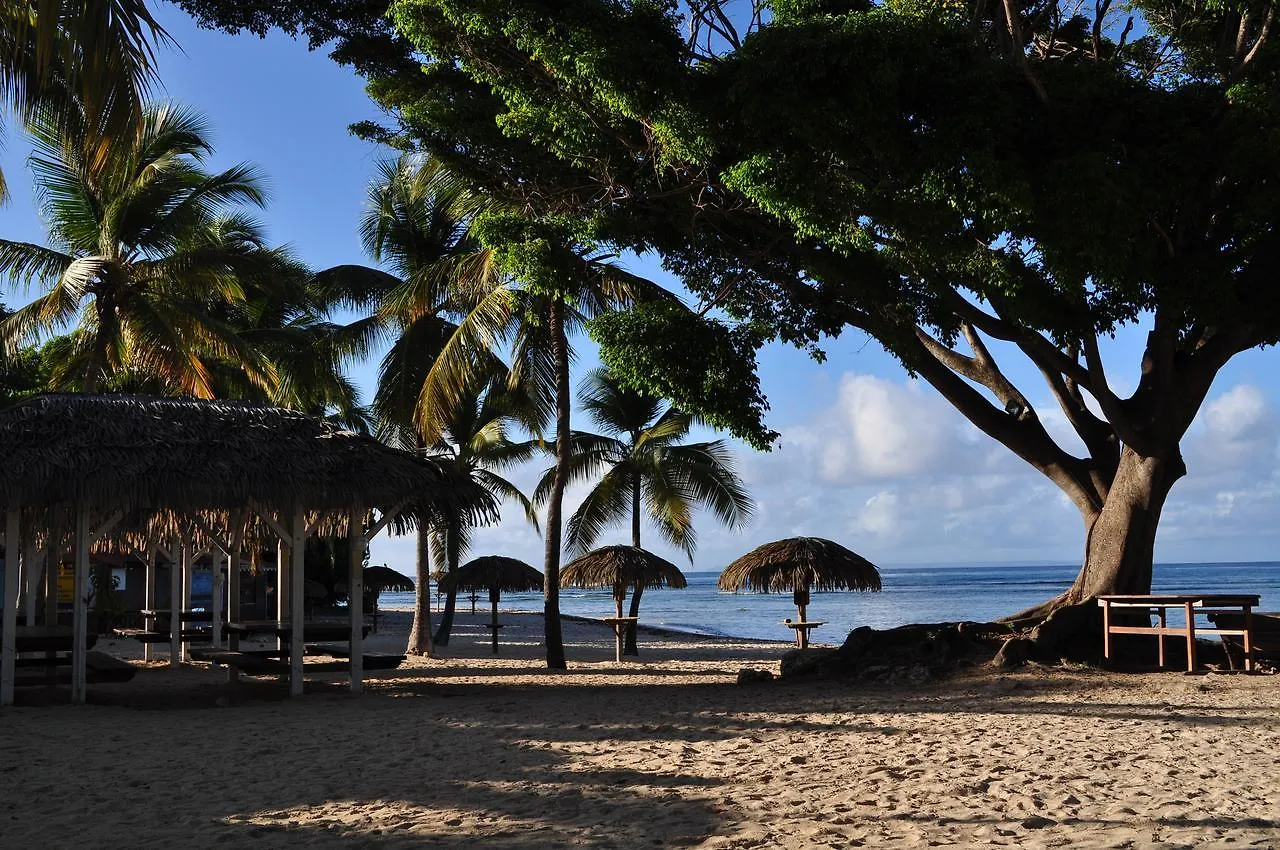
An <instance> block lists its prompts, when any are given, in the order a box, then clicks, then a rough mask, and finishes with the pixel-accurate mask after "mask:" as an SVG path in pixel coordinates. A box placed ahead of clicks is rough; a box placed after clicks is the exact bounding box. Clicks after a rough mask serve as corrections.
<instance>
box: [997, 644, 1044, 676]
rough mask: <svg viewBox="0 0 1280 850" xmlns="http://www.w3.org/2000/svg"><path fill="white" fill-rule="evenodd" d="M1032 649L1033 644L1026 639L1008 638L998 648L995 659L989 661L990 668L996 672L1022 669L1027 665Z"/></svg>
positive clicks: (1033, 647)
mask: <svg viewBox="0 0 1280 850" xmlns="http://www.w3.org/2000/svg"><path fill="white" fill-rule="evenodd" d="M1034 649H1035V644H1033V643H1032V642H1031V641H1030V640H1029V639H1028V638H1020V637H1012V638H1009V639H1008V640H1006V641H1005V642H1004V645H1003V646H1001V647H1000V651H999V652H997V653H996V657H995V658H993V659H991V666H992V667H995V668H996V669H997V670H1012V669H1014V668H1016V667H1022V666H1023V665H1025V664H1026V663H1027V659H1029V658H1030V657H1031V653H1032V651H1033V650H1034Z"/></svg>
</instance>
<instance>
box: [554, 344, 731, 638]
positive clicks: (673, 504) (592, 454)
mask: <svg viewBox="0 0 1280 850" xmlns="http://www.w3.org/2000/svg"><path fill="white" fill-rule="evenodd" d="M578 400H579V403H580V404H581V407H582V409H583V410H584V411H586V413H587V415H588V416H590V417H591V419H592V421H594V422H595V423H596V425H597V426H599V427H600V429H601V430H603V431H604V432H605V433H604V434H603V435H601V434H587V433H582V432H574V434H573V439H572V444H573V455H572V458H571V460H570V462H569V464H568V479H569V482H570V483H576V482H580V481H587V480H591V479H593V478H595V477H596V476H601V477H600V480H599V481H598V482H597V483H596V485H595V486H594V487H593V488H592V489H591V491H590V492H589V493H587V495H586V497H585V498H584V499H583V500H582V504H581V505H579V506H578V509H577V510H576V511H574V513H573V515H572V516H571V517H569V522H568V525H567V528H566V532H567V533H566V543H567V548H568V550H569V553H570V554H571V555H573V556H577V555H582V554H585V553H586V552H587V551H589V550H590V549H592V548H593V547H594V546H595V544H596V541H597V540H599V538H600V536H601V535H602V534H603V533H604V531H605V530H606V529H608V528H609V527H611V526H613V525H617V524H620V523H623V522H626V521H627V520H630V521H631V545H632V546H634V547H636V548H637V549H638V548H640V527H641V518H642V516H643V515H645V514H647V515H648V517H649V520H650V522H652V523H653V525H654V526H655V527H656V528H657V530H658V534H659V536H661V537H662V538H663V539H664V540H666V541H667V542H668V543H670V544H671V545H673V546H675V547H677V548H679V549H680V550H681V551H683V552H684V553H685V554H686V555H688V556H689V560H690V562H692V560H693V553H694V550H695V549H696V548H697V537H696V535H695V534H694V530H693V509H694V508H695V507H703V508H706V509H707V510H709V511H710V512H711V514H712V515H713V516H714V517H716V518H717V519H719V520H720V521H721V522H723V523H724V524H725V525H727V526H730V527H735V526H740V525H742V524H743V523H745V522H746V521H747V520H748V519H749V518H750V517H751V514H752V512H753V508H754V506H753V504H752V501H751V498H750V496H749V495H748V494H747V491H746V487H745V486H744V485H743V483H742V480H741V479H740V478H739V477H738V475H737V472H736V471H735V470H734V462H733V457H732V455H731V454H730V452H729V449H728V446H727V445H726V444H725V442H724V441H723V440H714V441H711V442H703V443H681V442H680V440H681V439H683V438H684V437H685V436H686V435H687V434H688V432H689V429H690V428H691V427H692V425H693V424H694V420H693V418H692V417H690V416H688V415H686V414H683V413H681V412H680V411H678V410H676V409H674V408H672V407H665V408H664V405H663V403H662V401H661V400H660V399H657V398H654V397H653V396H649V395H646V394H644V393H638V392H633V391H632V390H628V389H625V388H623V387H622V386H621V385H620V384H619V383H618V382H617V381H616V380H615V379H614V378H613V376H612V375H610V374H609V371H608V370H607V369H603V368H600V369H595V370H593V371H591V372H590V373H589V374H588V375H587V377H586V378H585V379H584V380H583V382H582V385H581V386H580V387H579V390H578ZM554 472H555V470H547V472H546V473H545V474H544V475H543V478H542V481H541V482H540V483H539V484H538V488H537V490H536V491H535V494H534V501H535V503H541V502H542V501H544V500H545V499H546V498H547V496H548V493H549V491H550V488H551V486H552V482H553V479H554ZM643 591H644V588H643V586H640V585H636V586H634V587H633V588H632V596H631V610H630V612H629V614H628V616H631V617H638V616H639V614H640V596H641V594H642V593H643ZM625 651H626V653H627V654H629V655H635V654H637V649H636V630H635V626H634V624H632V626H630V627H629V628H628V629H627V641H626V649H625Z"/></svg>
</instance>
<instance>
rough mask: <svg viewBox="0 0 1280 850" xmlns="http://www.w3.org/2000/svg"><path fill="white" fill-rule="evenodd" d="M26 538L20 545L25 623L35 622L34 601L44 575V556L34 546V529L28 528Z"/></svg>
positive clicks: (33, 623) (36, 598) (31, 624)
mask: <svg viewBox="0 0 1280 850" xmlns="http://www.w3.org/2000/svg"><path fill="white" fill-rule="evenodd" d="M28 532H29V533H28V534H27V539H26V540H24V541H23V545H22V565H23V566H22V571H23V574H24V577H25V579H26V582H27V587H26V594H27V598H26V602H25V603H23V606H22V609H23V610H24V611H26V614H27V625H28V626H34V625H35V624H36V602H37V600H38V599H39V598H40V579H41V578H42V577H43V576H44V556H43V555H41V554H40V552H39V550H38V549H37V547H36V536H35V534H34V533H30V532H34V529H28Z"/></svg>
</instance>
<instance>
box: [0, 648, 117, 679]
mask: <svg viewBox="0 0 1280 850" xmlns="http://www.w3.org/2000/svg"><path fill="white" fill-rule="evenodd" d="M22 660H24V661H37V662H39V663H38V664H34V665H30V666H28V665H26V664H24V665H23V666H22V667H21V668H20V669H19V671H18V672H17V673H16V674H15V675H14V680H13V683H14V685H15V686H21V687H34V686H40V685H44V686H48V685H67V684H70V683H71V660H70V659H69V658H59V659H55V660H54V662H53V663H52V664H50V663H49V662H48V661H46V660H45V659H22ZM136 672H137V668H136V667H134V666H133V665H132V664H130V663H129V662H128V661H121V660H120V659H119V658H115V657H113V656H110V655H107V654H106V653H104V652H90V653H87V654H86V655H85V681H87V682H94V683H99V682H127V681H129V680H130V679H132V678H133V676H134V673H136Z"/></svg>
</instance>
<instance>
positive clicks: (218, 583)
mask: <svg viewBox="0 0 1280 850" xmlns="http://www.w3.org/2000/svg"><path fill="white" fill-rule="evenodd" d="M209 557H210V559H211V560H212V563H211V566H212V567H213V599H212V600H211V601H210V603H209V616H210V621H211V622H210V624H209V629H210V638H211V639H212V640H211V642H212V644H213V646H214V648H215V649H221V648H222V594H223V592H224V591H226V589H227V581H226V572H225V571H223V569H222V567H221V562H222V557H221V553H220V552H219V551H218V550H217V549H210V550H209ZM227 563H231V557H230V556H229V555H228V556H227Z"/></svg>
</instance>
